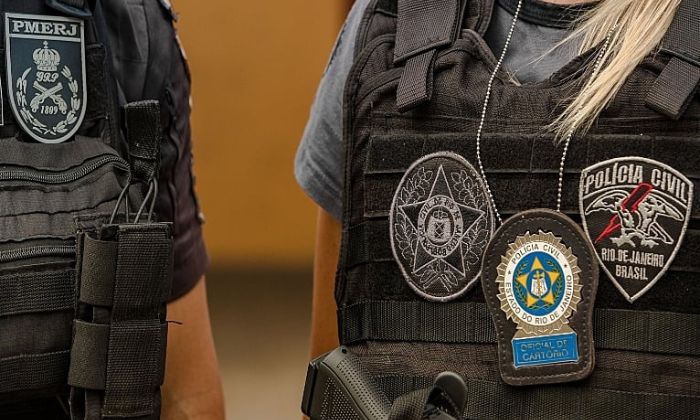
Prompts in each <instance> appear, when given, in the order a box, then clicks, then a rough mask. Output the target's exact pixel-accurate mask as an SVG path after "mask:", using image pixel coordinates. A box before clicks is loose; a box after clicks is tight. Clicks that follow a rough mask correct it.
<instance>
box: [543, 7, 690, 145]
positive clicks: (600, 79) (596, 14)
mask: <svg viewBox="0 0 700 420" xmlns="http://www.w3.org/2000/svg"><path fill="white" fill-rule="evenodd" d="M680 3H681V0H605V1H601V2H599V3H598V4H597V5H596V6H595V7H593V8H592V9H591V10H590V11H588V12H587V13H586V14H585V15H584V16H583V17H582V18H581V19H580V20H579V21H578V22H577V24H576V28H575V30H574V31H573V32H572V34H571V35H570V36H569V37H568V38H567V40H568V39H573V38H579V37H580V38H579V39H581V40H582V44H581V47H580V52H584V51H586V50H588V49H590V48H593V47H595V46H596V45H599V44H601V43H602V42H604V41H605V38H606V37H607V36H608V34H609V35H610V46H609V47H608V49H607V51H606V53H605V54H604V55H603V57H602V60H603V61H602V63H603V67H602V69H601V71H600V73H599V74H598V76H597V77H596V78H595V79H592V80H589V81H588V82H587V83H585V84H584V86H583V88H582V89H581V91H580V92H579V93H578V95H576V96H575V97H574V98H573V99H572V100H571V102H570V103H569V104H568V105H567V107H566V109H565V111H564V112H563V113H562V114H561V115H560V116H559V117H558V118H557V119H556V120H555V121H554V122H553V123H552V125H551V127H550V128H551V129H552V130H553V131H554V132H555V133H556V134H557V138H560V139H561V138H564V137H565V136H567V135H568V134H569V133H572V132H586V131H588V130H589V129H590V128H591V126H592V125H593V123H594V122H595V120H596V119H597V118H598V116H599V115H600V113H601V112H602V111H603V109H604V108H605V107H606V106H607V105H608V103H610V101H611V100H612V99H613V98H614V97H615V95H616V94H617V93H618V92H619V91H620V88H621V87H622V86H623V84H624V83H625V81H626V80H627V78H628V77H629V76H630V74H632V72H633V71H634V69H635V68H636V67H637V66H638V65H639V64H640V63H641V62H642V60H643V59H644V58H645V57H646V56H647V55H649V54H650V53H652V52H653V51H654V50H655V49H656V48H657V47H658V45H659V44H660V43H661V40H662V38H663V37H664V35H665V33H666V31H667V30H668V27H669V26H670V25H671V21H672V20H673V17H674V15H675V12H676V10H677V9H678V6H679V5H680ZM564 42H566V40H565V41H564Z"/></svg>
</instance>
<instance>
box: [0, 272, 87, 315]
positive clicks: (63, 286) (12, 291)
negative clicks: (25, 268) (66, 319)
mask: <svg viewBox="0 0 700 420" xmlns="http://www.w3.org/2000/svg"><path fill="white" fill-rule="evenodd" d="M74 288H75V273H74V272H73V270H65V271H46V272H42V273H21V274H10V275H4V276H0V290H1V291H2V293H0V317H7V316H10V315H19V314H27V313H36V312H54V311H62V310H66V309H68V310H70V309H72V308H73V306H74V305H75V299H74V294H75V292H74V291H75V289H74Z"/></svg>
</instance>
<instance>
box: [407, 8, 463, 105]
mask: <svg viewBox="0 0 700 420" xmlns="http://www.w3.org/2000/svg"><path fill="white" fill-rule="evenodd" d="M464 5H465V2H464V1H461V0H431V1H425V0H399V1H398V19H397V24H396V48H395V49H394V63H401V62H403V61H407V62H406V66H405V67H404V71H403V75H402V76H401V81H400V82H399V86H398V89H397V93H396V105H397V107H398V108H399V110H401V111H407V110H409V109H411V108H413V107H415V106H417V105H419V104H421V103H423V102H425V101H428V100H430V97H431V95H432V83H433V80H432V78H433V62H434V60H435V56H436V49H437V48H441V47H444V46H446V45H449V44H451V43H452V42H454V40H455V39H456V37H457V34H458V32H459V28H460V27H461V23H462V16H463V12H464Z"/></svg>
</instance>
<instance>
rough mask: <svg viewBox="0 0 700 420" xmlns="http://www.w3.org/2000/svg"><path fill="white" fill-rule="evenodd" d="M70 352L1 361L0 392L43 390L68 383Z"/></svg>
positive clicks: (15, 357) (32, 355) (14, 357)
mask: <svg viewBox="0 0 700 420" xmlns="http://www.w3.org/2000/svg"><path fill="white" fill-rule="evenodd" d="M69 357H70V356H69V352H68V351H67V350H65V351H57V352H52V353H44V354H30V355H19V356H13V357H7V358H3V359H0V378H2V379H1V380H0V392H12V391H17V390H32V389H42V388H47V387H55V386H57V385H62V384H65V383H66V378H67V376H68V359H69Z"/></svg>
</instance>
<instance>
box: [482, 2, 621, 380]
mask: <svg viewBox="0 0 700 420" xmlns="http://www.w3.org/2000/svg"><path fill="white" fill-rule="evenodd" d="M522 5H523V0H519V1H518V6H517V8H516V10H515V14H514V15H513V21H512V23H511V26H510V30H509V31H508V36H507V38H506V42H505V44H504V46H503V51H501V55H500V57H499V59H498V62H497V63H496V66H495V68H494V70H493V72H492V73H491V77H490V78H489V81H488V85H487V87H486V96H485V98H484V104H483V107H482V110H481V120H480V122H479V128H478V130H477V135H476V156H477V163H478V165H479V171H480V173H481V176H482V178H483V180H484V185H485V189H486V193H487V195H488V197H489V200H490V202H491V206H492V209H493V213H494V214H495V215H496V217H497V218H498V221H499V222H500V223H501V227H500V228H499V229H498V230H497V231H496V232H495V233H494V234H493V236H492V237H491V240H490V241H489V244H488V245H487V247H486V250H485V253H484V258H483V259H482V269H481V283H482V289H483V291H484V296H485V298H486V303H487V306H488V307H489V312H490V313H491V315H492V318H493V319H494V325H495V326H496V329H497V333H498V337H499V345H498V353H499V370H500V372H501V377H502V379H503V380H504V381H505V382H506V383H508V384H511V385H535V384H545V383H559V382H570V381H575V380H579V379H582V378H585V377H586V376H588V375H590V373H591V372H592V370H593V366H594V360H595V358H594V352H595V348H594V346H593V334H592V329H593V324H592V317H593V310H592V308H593V307H594V304H595V295H596V290H597V288H598V276H599V272H598V264H597V263H596V257H595V250H594V249H593V245H592V244H591V243H590V241H589V240H588V239H587V237H586V235H585V233H584V232H583V230H582V229H581V228H580V227H579V226H578V224H576V222H574V221H573V220H572V219H571V218H569V217H568V216H566V215H564V214H563V213H562V212H561V204H562V190H563V184H564V166H565V164H566V155H567V153H568V150H569V144H570V143H571V139H572V138H573V135H574V128H572V129H569V130H568V131H567V133H566V135H565V137H564V141H563V151H562V156H561V160H560V162H559V179H558V184H557V203H556V211H552V210H550V209H530V210H526V211H523V212H520V213H518V214H516V215H514V216H512V217H511V218H509V219H508V220H506V221H505V222H504V221H503V219H502V217H501V214H500V213H499V211H498V208H497V206H496V201H495V198H494V196H493V193H492V191H491V187H490V185H489V182H488V179H487V177H486V171H485V170H484V165H483V162H482V159H481V140H482V133H483V130H484V125H485V122H486V115H487V111H488V105H489V101H490V99H491V93H492V90H493V83H494V80H495V79H496V75H497V73H498V71H499V70H500V68H501V66H502V65H503V60H504V57H505V55H506V52H507V51H508V47H509V46H510V43H511V41H512V38H513V32H514V31H515V25H516V23H517V21H518V17H519V15H520V11H521V9H522ZM616 27H617V25H614V26H613V27H612V28H611V29H610V31H609V33H608V34H607V36H606V38H605V42H604V43H603V45H602V46H601V49H600V51H599V52H598V55H597V56H596V57H595V61H594V65H593V70H592V72H591V76H590V80H589V82H588V83H590V81H592V80H595V78H596V77H597V76H598V74H599V73H600V70H601V68H602V66H603V62H604V57H605V55H606V53H607V51H608V48H609V47H610V40H611V39H612V34H613V32H614V30H615V29H616ZM576 111H577V112H580V111H581V109H577V110H576ZM516 291H517V293H516ZM524 296H525V297H524ZM552 343H557V345H558V346H559V347H557V349H558V351H557V352H550V353H552V355H551V356H550V355H545V356H542V357H540V358H534V357H532V356H533V354H532V352H531V351H530V350H528V349H529V348H530V347H528V346H534V347H536V348H552V347H551V346H552ZM555 353H556V354H555Z"/></svg>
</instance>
